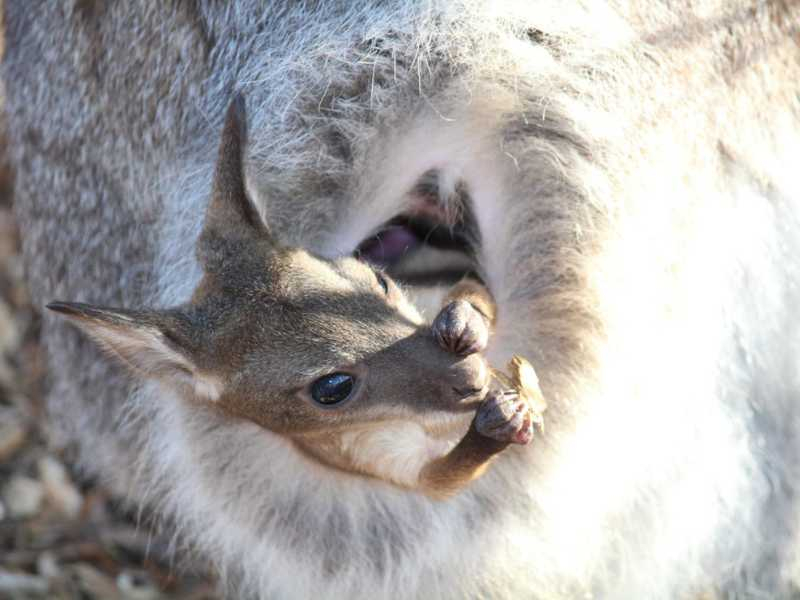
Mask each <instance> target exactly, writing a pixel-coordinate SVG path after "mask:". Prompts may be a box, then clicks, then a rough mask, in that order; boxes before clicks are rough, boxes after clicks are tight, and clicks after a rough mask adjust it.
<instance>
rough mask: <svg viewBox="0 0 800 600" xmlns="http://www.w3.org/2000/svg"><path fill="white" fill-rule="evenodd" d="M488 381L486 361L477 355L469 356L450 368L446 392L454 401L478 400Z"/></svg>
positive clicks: (483, 392)
mask: <svg viewBox="0 0 800 600" xmlns="http://www.w3.org/2000/svg"><path fill="white" fill-rule="evenodd" d="M489 379H490V374H489V366H488V365H487V364H486V360H485V359H484V358H483V357H482V356H480V355H479V354H470V355H469V356H467V357H465V358H463V359H461V360H459V361H458V362H456V363H454V364H453V365H452V366H451V367H450V369H449V373H448V377H447V387H448V388H449V389H447V390H446V391H447V393H448V394H449V395H451V396H452V397H453V399H454V400H456V401H458V400H464V399H467V398H479V397H482V396H483V395H484V394H485V392H486V389H487V388H488V385H489Z"/></svg>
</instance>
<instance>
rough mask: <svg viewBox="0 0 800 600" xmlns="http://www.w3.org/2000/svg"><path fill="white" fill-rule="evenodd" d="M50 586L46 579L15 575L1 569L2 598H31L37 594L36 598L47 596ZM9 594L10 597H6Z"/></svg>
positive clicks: (22, 574)
mask: <svg viewBox="0 0 800 600" xmlns="http://www.w3.org/2000/svg"><path fill="white" fill-rule="evenodd" d="M49 589H50V586H49V585H48V584H47V580H46V579H45V578H44V577H38V576H36V575H26V574H24V573H15V572H13V571H6V570H5V569H2V568H0V598H8V597H9V596H10V597H12V598H29V597H30V595H32V594H35V595H36V596H34V597H36V598H40V597H42V596H41V595H43V594H46V593H47V592H48V590H49ZM6 594H8V596H6Z"/></svg>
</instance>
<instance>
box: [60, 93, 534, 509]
mask: <svg viewBox="0 0 800 600" xmlns="http://www.w3.org/2000/svg"><path fill="white" fill-rule="evenodd" d="M246 142H247V135H246V115H245V103H244V99H243V97H241V96H237V97H236V99H235V100H234V101H233V102H232V103H231V105H230V107H229V109H228V113H227V117H226V122H225V127H224V131H223V133H222V142H221V144H220V150H219V159H218V162H217V169H216V173H215V180H214V187H213V192H212V198H211V202H210V205H209V208H208V212H207V215H206V221H205V227H204V230H203V232H202V234H201V236H200V238H199V241H198V245H197V254H198V259H199V261H200V263H201V264H202V265H203V269H204V277H203V279H202V280H201V282H200V284H199V285H198V287H197V289H196V290H195V293H194V295H193V297H192V299H191V301H190V302H189V303H188V304H186V305H183V306H178V307H174V308H171V309H168V310H121V309H114V308H105V307H97V306H90V305H87V304H77V303H68V302H54V303H51V304H50V305H49V306H48V308H50V309H51V310H54V311H57V312H60V313H62V314H64V315H65V316H67V317H69V318H70V319H71V320H72V321H73V322H74V323H76V324H77V325H78V326H79V327H81V328H82V329H83V330H85V331H86V332H87V333H88V334H89V335H90V336H91V337H92V338H94V339H95V340H97V341H98V342H99V343H100V344H101V345H102V346H103V347H104V348H106V349H107V350H109V351H110V352H111V353H112V354H114V355H116V356H117V357H119V358H120V359H121V360H122V361H124V362H125V363H126V364H127V365H128V366H130V367H131V368H133V369H134V370H135V371H137V372H139V373H141V374H142V375H144V376H145V377H150V378H157V379H159V380H160V381H162V382H163V383H164V384H165V385H169V386H172V387H173V388H176V389H177V390H178V391H179V392H180V393H181V395H182V396H183V397H184V398H185V400H186V401H187V402H206V403H211V404H212V405H214V406H217V407H219V409H220V410H221V411H224V412H225V413H227V414H229V415H231V416H232V417H236V418H242V419H248V420H250V421H252V422H254V423H256V424H258V425H260V426H262V427H264V428H266V429H268V430H270V431H272V432H276V433H279V434H282V435H285V436H287V437H288V438H290V439H291V440H292V441H293V442H294V443H295V444H296V445H297V446H298V447H299V448H300V449H302V450H303V451H304V452H305V453H306V454H307V455H308V456H309V457H312V458H313V459H316V460H318V461H320V462H322V463H324V464H326V465H328V466H331V467H336V468H338V469H341V470H343V471H348V472H351V473H358V474H363V475H368V476H373V477H378V478H381V479H384V480H387V481H391V482H393V483H395V484H398V485H401V486H405V487H410V488H419V489H420V490H422V491H423V492H425V493H427V494H429V495H431V496H447V495H450V494H452V493H454V492H456V491H458V490H459V489H460V488H462V487H463V486H464V485H466V484H467V483H469V481H471V480H472V479H473V478H475V477H476V476H478V475H480V474H481V472H482V471H483V469H484V468H485V467H486V465H487V464H488V462H489V461H490V460H491V458H492V457H493V456H494V455H496V454H497V453H498V452H500V451H502V450H503V449H504V448H506V447H507V446H508V444H510V443H518V444H526V443H528V442H529V441H530V440H531V438H532V434H533V418H532V414H531V412H530V409H529V406H528V404H527V402H525V401H524V400H523V399H521V398H520V397H519V396H518V395H517V394H515V393H514V392H513V390H502V389H500V388H499V387H498V386H497V385H490V383H491V380H492V378H491V374H490V369H489V368H488V366H487V364H486V361H485V359H484V358H483V357H482V356H481V352H482V351H483V350H484V349H485V347H486V344H487V341H488V337H489V328H490V326H491V323H492V321H493V320H494V305H493V302H492V300H491V297H490V296H489V295H488V292H487V291H486V290H485V288H484V287H482V286H480V285H477V284H476V283H472V282H469V281H465V282H463V283H462V284H460V285H457V286H456V287H455V288H454V289H453V291H452V292H451V294H450V295H449V296H448V298H449V301H448V302H447V304H446V305H445V307H444V308H443V309H442V311H441V312H440V314H439V315H438V316H437V317H436V319H435V320H434V322H433V325H432V326H429V325H426V324H424V323H423V321H422V318H421V317H420V315H419V313H418V312H417V311H416V309H415V308H414V306H413V305H412V304H410V303H409V302H408V301H407V300H406V298H405V297H404V295H403V292H402V290H401V289H400V288H399V287H398V286H397V285H396V284H395V283H394V282H393V281H392V280H391V279H390V278H389V277H388V276H386V275H384V274H382V273H381V272H379V271H377V270H375V269H373V268H372V267H370V266H369V265H367V264H366V263H364V262H362V261H360V260H357V259H355V258H351V257H345V258H341V259H338V260H333V261H330V260H325V259H322V258H319V257H316V256H313V255H312V254H310V253H309V252H306V251H304V250H302V249H299V248H289V247H281V246H280V245H279V244H277V243H276V242H275V241H274V240H273V238H272V237H271V236H270V232H269V229H268V228H267V227H266V226H265V224H264V222H263V220H262V218H261V216H260V215H259V214H258V212H257V210H256V209H255V207H254V206H253V204H252V203H251V201H250V200H249V198H248V194H247V190H246V186H245V174H244V162H243V155H244V150H245V146H246ZM476 408H477V412H476ZM473 414H474V417H473V418H472V420H471V423H470V424H469V428H468V429H467V432H466V434H463V431H464V428H465V425H466V424H465V420H466V419H468V418H469V417H470V416H472V415H473ZM459 434H460V435H461V439H460V440H457V439H455V436H458V435H459Z"/></svg>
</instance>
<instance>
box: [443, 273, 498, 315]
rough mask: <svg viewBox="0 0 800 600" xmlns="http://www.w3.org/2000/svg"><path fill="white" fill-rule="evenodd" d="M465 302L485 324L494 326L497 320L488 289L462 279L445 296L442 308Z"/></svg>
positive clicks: (470, 280) (472, 280)
mask: <svg viewBox="0 0 800 600" xmlns="http://www.w3.org/2000/svg"><path fill="white" fill-rule="evenodd" d="M456 300H465V301H467V302H469V303H470V304H471V305H472V306H474V307H475V308H476V309H477V310H478V312H480V313H481V315H483V317H484V318H485V319H486V322H487V323H486V324H487V325H489V326H492V325H494V322H495V319H496V318H497V307H496V305H495V302H494V298H493V297H492V295H491V293H489V290H488V288H487V287H486V286H485V285H483V284H481V283H479V282H477V281H475V280H474V279H463V280H461V281H460V282H459V283H458V284H456V285H455V286H453V288H452V289H451V290H450V291H449V292H448V294H447V296H445V299H444V302H443V303H442V306H447V305H448V304H449V303H450V302H454V301H456Z"/></svg>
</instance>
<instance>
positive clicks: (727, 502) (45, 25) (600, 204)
mask: <svg viewBox="0 0 800 600" xmlns="http://www.w3.org/2000/svg"><path fill="white" fill-rule="evenodd" d="M5 12H6V15H5V20H6V27H7V32H6V54H5V57H4V62H3V76H4V82H5V87H6V96H7V101H6V108H7V111H8V117H9V135H10V149H11V154H12V160H13V163H14V167H15V170H16V176H17V180H16V198H17V200H16V211H17V214H18V217H19V219H20V222H21V225H22V229H23V246H24V252H25V257H26V261H27V267H28V272H29V275H30V283H31V290H32V293H33V297H34V299H35V300H36V301H37V302H39V303H41V304H44V303H45V302H48V301H50V300H53V299H55V298H69V299H70V300H75V301H90V302H93V303H98V304H106V305H112V306H131V307H132V306H141V305H156V306H162V307H166V306H171V305H175V304H178V303H180V302H183V301H186V300H187V299H188V296H189V294H190V293H191V291H192V290H193V289H194V287H195V285H196V283H197V281H198V279H199V277H200V270H199V267H198V265H197V263H196V261H195V258H194V244H195V241H196V239H197V235H198V234H199V232H200V226H201V224H202V214H203V210H204V208H205V204H206V202H207V200H208V193H207V191H208V189H209V188H210V184H211V177H212V171H213V165H214V152H215V150H216V145H215V140H216V139H217V136H218V132H219V129H220V126H221V123H222V118H223V114H224V110H225V108H226V106H227V105H228V102H229V101H230V96H229V94H230V90H233V89H237V90H241V91H244V92H245V93H246V94H247V97H248V104H249V106H250V107H251V110H252V111H253V120H252V123H251V126H250V136H251V139H252V140H253V143H252V145H251V147H250V149H249V167H250V169H249V173H250V179H251V186H250V187H251V188H252V191H253V192H254V194H255V196H256V197H257V198H258V199H259V201H260V202H261V206H260V208H261V209H262V210H263V212H264V213H265V214H268V215H269V220H268V221H269V223H270V226H271V229H272V231H273V233H274V235H276V236H277V237H278V238H280V239H281V240H282V241H284V242H286V243H291V244H296V245H302V246H305V247H307V248H309V249H311V250H312V251H315V252H318V253H321V254H323V255H326V256H336V255H341V254H348V253H350V252H352V251H353V250H354V249H355V245H356V244H357V243H358V242H359V241H361V240H362V239H364V238H365V237H366V236H368V235H369V234H370V233H371V231H373V230H374V229H375V228H376V227H378V226H379V225H380V224H381V223H383V222H384V221H386V220H388V219H390V218H391V217H393V216H394V215H396V214H398V213H400V212H403V211H404V210H406V208H407V206H408V205H409V202H410V200H409V198H408V196H409V194H411V193H412V191H413V190H414V189H415V187H418V186H419V185H420V184H421V182H422V181H423V180H425V181H427V178H429V177H430V172H431V171H437V172H438V173H439V180H438V181H439V183H438V184H437V186H438V193H439V195H440V197H441V199H442V202H443V203H445V204H449V205H450V206H449V207H448V209H449V210H455V209H457V208H458V207H457V204H458V202H459V198H461V197H462V196H463V194H462V193H461V192H459V193H456V192H457V190H461V191H463V190H464V189H466V190H467V194H468V195H469V197H470V198H471V202H472V204H473V208H474V212H475V215H476V221H477V225H478V227H479V229H480V239H481V247H480V250H479V253H478V262H477V265H476V266H477V268H478V270H479V271H480V272H481V274H482V276H483V277H484V279H485V280H486V281H487V283H488V284H489V287H490V288H491V290H492V292H493V294H494V295H495V297H496V299H497V302H498V323H497V328H496V332H495V337H494V340H493V346H492V347H491V349H490V359H492V361H493V362H496V363H498V364H499V363H501V362H502V361H504V360H505V359H507V358H508V357H509V356H510V355H511V354H512V353H514V352H519V353H521V354H523V355H525V356H527V357H528V358H529V359H530V360H531V362H533V363H534V364H535V366H536V368H537V371H538V373H539V375H540V379H541V383H542V388H543V390H544V393H545V395H546V396H547V397H548V399H549V401H550V409H549V410H548V423H547V434H546V436H544V437H543V438H542V439H540V440H538V443H537V441H535V442H534V444H533V445H532V448H531V449H530V450H519V449H515V451H514V452H508V453H506V454H505V455H503V456H501V457H500V458H499V459H498V460H497V462H496V464H495V465H494V468H493V469H492V470H491V471H490V472H489V473H488V474H487V476H485V477H484V478H483V479H481V480H479V481H478V482H476V483H475V484H474V485H473V486H472V487H471V488H470V489H469V490H468V491H467V492H465V493H463V494H461V495H459V496H458V497H456V498H454V499H452V500H450V501H447V502H443V503H434V502H431V501H429V500H427V499H425V498H423V497H420V496H416V495H414V494H412V493H409V492H402V491H398V490H396V489H394V488H392V487H390V486H383V484H377V483H372V482H362V481H359V480H357V481H352V480H349V479H348V480H347V481H342V479H341V477H340V476H339V475H337V474H334V473H332V472H331V473H329V472H326V471H324V470H319V471H311V470H304V467H303V464H304V463H302V462H298V461H299V459H297V458H295V457H294V456H293V454H292V450H291V449H290V448H284V447H283V446H281V443H280V441H278V440H269V439H266V440H265V439H264V435H263V433H262V432H261V431H260V430H258V429H257V428H251V427H249V426H247V425H241V424H237V423H230V422H227V421H220V420H219V418H218V416H217V415H215V414H213V413H211V412H206V411H204V410H197V411H194V412H190V411H187V410H185V409H184V408H182V407H181V405H180V404H178V403H175V402H172V401H171V399H170V398H169V397H165V396H163V395H162V394H161V393H160V392H158V391H157V390H156V389H155V388H154V387H151V386H148V385H145V386H142V387H136V386H134V385H133V384H132V383H131V382H130V380H129V379H128V378H127V376H125V375H123V374H122V373H121V372H120V371H118V370H117V369H116V368H115V367H114V366H113V365H112V364H110V362H108V361H107V360H105V359H104V358H103V357H102V356H101V355H100V354H99V353H98V352H97V351H96V350H94V349H93V348H92V347H91V346H90V344H89V343H87V342H85V341H84V340H82V339H81V338H80V337H79V336H78V334H77V333H76V332H75V331H73V330H71V329H69V328H67V327H66V326H64V325H62V324H60V323H57V322H55V321H54V320H53V319H52V318H51V317H48V316H47V315H45V322H44V337H45V341H46V343H47V347H48V356H49V365H50V372H51V377H52V385H51V389H50V394H49V410H50V415H51V417H52V419H53V421H54V422H55V423H56V424H57V425H58V430H59V431H60V433H61V438H60V440H61V441H62V442H63V443H65V444H75V445H77V448H78V449H79V452H80V462H81V464H82V465H84V466H85V468H86V469H88V470H89V471H90V472H93V473H97V474H101V475H102V476H103V477H105V478H107V479H108V480H109V482H110V483H111V484H112V485H113V486H114V487H115V489H116V490H118V491H120V492H122V493H127V494H129V495H130V497H131V498H132V499H133V500H134V501H135V502H143V503H150V504H152V505H154V506H155V507H156V508H157V509H158V510H160V511H162V512H163V513H164V514H165V515H168V516H170V517H171V518H173V519H174V520H175V521H176V523H177V527H178V529H179V530H180V531H181V532H183V533H184V534H185V536H186V537H187V539H189V540H191V542H192V544H193V545H194V546H195V547H196V551H197V552H200V553H202V554H204V555H205V556H206V557H209V558H211V559H212V560H213V562H214V563H215V564H216V566H217V568H218V571H219V573H220V576H221V578H222V580H223V581H225V582H227V583H228V584H229V585H230V589H231V595H232V596H233V597H240V596H245V595H253V596H260V597H264V598H266V597H287V596H291V595H296V596H298V597H308V596H310V595H311V594H316V595H318V596H322V597H335V596H342V597H352V596H353V595H354V594H359V595H363V596H365V597H366V596H368V597H392V596H394V595H396V593H397V590H398V589H402V590H404V593H405V595H407V596H417V597H424V598H431V597H477V596H482V597H528V596H530V597H541V598H552V597H565V596H566V597H579V595H584V594H593V595H594V596H595V597H606V598H676V597H693V596H696V595H699V594H701V593H717V594H718V595H719V596H721V597H730V598H750V597H773V598H786V597H790V596H791V594H792V593H793V592H794V590H796V585H797V580H798V576H799V575H800V573H798V570H799V569H798V564H799V563H798V562H797V561H798V556H797V550H796V548H797V526H798V517H799V516H800V515H798V511H797V506H796V500H795V497H796V495H797V485H798V475H800V474H799V473H798V468H797V466H796V460H795V457H796V456H797V453H798V450H800V448H798V439H797V432H798V425H799V424H798V417H797V408H796V402H797V397H798V391H800V380H799V379H798V365H799V364H800V348H799V347H798V346H800V327H798V319H797V310H796V306H797V305H798V302H799V301H800V291H798V284H797V282H798V280H799V279H798V259H797V257H798V256H800V237H799V234H798V231H800V230H799V229H798V199H799V198H800V186H799V185H798V183H797V176H796V172H795V169H794V168H793V164H794V163H796V157H797V156H800V90H798V82H800V66H799V65H800V60H799V59H798V53H799V52H800V51H798V41H797V40H798V35H800V33H799V32H798V23H800V14H798V9H797V7H796V6H795V5H794V4H793V3H790V2H782V1H780V0H774V1H772V2H752V3H748V2H744V1H741V2H739V1H736V2H727V3H726V2H715V1H712V0H707V1H703V2H691V3H690V2H666V1H664V2H655V1H654V2H647V3H644V2H642V3H638V2H637V3H631V4H626V3H622V2H610V3H608V4H606V3H601V2H595V1H593V0H592V1H588V0H587V1H586V2H577V3H561V2H546V1H541V2H539V1H536V2H520V3H519V4H516V3H513V2H503V3H496V2H490V1H489V0H487V1H486V2H481V1H479V0H475V1H471V0H461V1H455V0H454V1H451V2H429V3H428V2H425V3H422V2H420V3H416V2H402V1H397V2H377V1H375V2H359V3H351V2H310V3H295V2H285V3H284V2H272V3H260V2H256V1H255V0H252V1H250V0H240V1H237V2H227V3H216V2H196V3H147V2H124V3H104V2H92V1H90V0H83V1H77V0H76V1H64V2H58V3H54V2H47V1H46V0H42V1H22V0H18V1H9V2H6V6H5ZM426 161H427V162H426ZM417 162H419V163H420V164H419V165H418V164H417ZM265 456H269V457H270V461H266V460H265ZM276 463H278V464H276ZM187 465H192V468H191V469H189V468H186V467H187ZM126 467H127V468H126Z"/></svg>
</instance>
